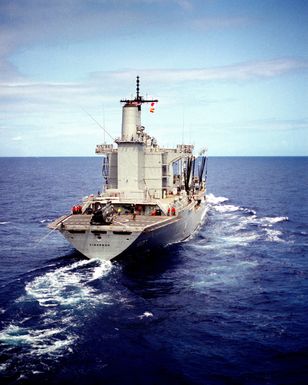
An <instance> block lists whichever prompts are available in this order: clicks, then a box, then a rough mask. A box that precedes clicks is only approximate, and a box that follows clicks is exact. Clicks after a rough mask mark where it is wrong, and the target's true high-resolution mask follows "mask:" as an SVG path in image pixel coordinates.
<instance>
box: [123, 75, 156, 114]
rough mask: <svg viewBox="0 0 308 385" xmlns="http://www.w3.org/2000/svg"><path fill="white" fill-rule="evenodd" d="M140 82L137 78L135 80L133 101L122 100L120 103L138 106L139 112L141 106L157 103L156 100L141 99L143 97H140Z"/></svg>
mask: <svg viewBox="0 0 308 385" xmlns="http://www.w3.org/2000/svg"><path fill="white" fill-rule="evenodd" d="M139 92H140V80H139V76H137V78H136V97H135V99H122V100H120V102H121V103H126V105H133V106H138V108H139V110H141V105H142V104H143V103H157V102H158V99H143V96H141V95H140V93H139Z"/></svg>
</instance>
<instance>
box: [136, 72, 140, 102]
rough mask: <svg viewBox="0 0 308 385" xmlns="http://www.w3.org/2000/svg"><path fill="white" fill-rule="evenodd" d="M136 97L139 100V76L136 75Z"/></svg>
mask: <svg viewBox="0 0 308 385" xmlns="http://www.w3.org/2000/svg"><path fill="white" fill-rule="evenodd" d="M136 94H137V96H136V99H137V100H139V98H140V96H139V76H137V78H136Z"/></svg>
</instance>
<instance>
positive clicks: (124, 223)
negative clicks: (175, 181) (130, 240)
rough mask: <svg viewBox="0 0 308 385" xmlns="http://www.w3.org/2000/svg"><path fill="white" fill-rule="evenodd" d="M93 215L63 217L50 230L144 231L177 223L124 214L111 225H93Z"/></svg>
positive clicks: (54, 222)
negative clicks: (169, 223)
mask: <svg viewBox="0 0 308 385" xmlns="http://www.w3.org/2000/svg"><path fill="white" fill-rule="evenodd" d="M91 218H92V215H87V214H75V215H68V216H62V217H60V218H58V219H56V220H55V221H53V222H52V223H50V224H49V228H51V229H56V228H57V229H58V230H67V231H88V230H91V231H93V232H104V231H130V232H133V231H142V230H144V229H146V228H151V229H154V228H157V227H160V226H161V225H164V224H167V223H168V222H171V221H176V220H177V217H170V216H165V215H162V216H159V215H157V216H148V215H136V216H135V217H134V216H133V215H132V214H129V215H127V214H122V215H116V216H115V218H114V220H113V222H112V224H110V225H91V223H90V221H91Z"/></svg>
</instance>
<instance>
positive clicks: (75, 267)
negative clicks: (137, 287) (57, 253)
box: [0, 260, 112, 356]
mask: <svg viewBox="0 0 308 385" xmlns="http://www.w3.org/2000/svg"><path fill="white" fill-rule="evenodd" d="M111 269H112V264H111V262H105V261H98V260H82V261H78V262H75V263H73V264H70V265H68V266H65V267H60V268H56V269H55V270H53V271H50V272H47V273H45V274H42V275H40V276H37V277H35V278H34V279H33V280H32V281H30V282H28V283H27V284H26V285H25V295H23V296H21V297H19V298H17V299H16V300H15V302H16V304H18V308H19V309H22V311H20V310H19V311H18V314H16V316H15V317H14V319H11V321H10V322H9V323H8V325H7V326H6V327H5V328H4V329H3V330H2V331H0V342H1V343H2V344H3V345H4V346H5V347H6V348H7V349H10V348H13V347H17V346H18V347H19V348H20V349H23V350H22V351H23V353H24V354H25V355H29V354H30V355H31V356H42V355H46V354H47V355H52V356H55V355H62V354H63V352H64V351H67V352H70V351H71V346H72V345H73V344H74V343H75V342H76V340H77V339H78V338H79V337H78V333H76V330H75V329H76V328H77V327H78V325H79V322H78V321H79V318H80V317H82V314H86V312H87V310H88V309H89V308H91V309H93V308H94V307H95V306H97V305H106V304H110V296H109V295H107V294H106V293H102V292H101V290H98V289H95V287H94V286H95V285H93V282H94V281H96V280H98V279H100V278H102V277H104V276H106V275H107V274H108V273H109V272H110V271H111ZM35 306H36V307H35ZM37 306H38V307H37ZM21 312H22V314H23V315H24V317H23V319H21V320H18V317H19V316H20V313H21ZM34 323H35V324H34Z"/></svg>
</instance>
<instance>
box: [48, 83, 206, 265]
mask: <svg viewBox="0 0 308 385" xmlns="http://www.w3.org/2000/svg"><path fill="white" fill-rule="evenodd" d="M121 103H122V104H123V106H122V130H121V136H120V137H119V138H117V139H114V141H113V142H112V143H111V144H106V143H104V144H100V145H97V146H96V149H95V152H96V154H99V155H101V156H102V175H103V182H102V185H103V188H102V192H99V193H98V194H97V195H93V194H91V195H89V196H87V197H85V198H84V199H83V200H82V201H81V203H79V204H75V205H74V206H73V207H72V210H71V211H70V213H69V214H66V215H62V216H61V217H59V218H57V219H56V220H54V221H53V222H52V223H50V224H49V228H50V229H52V230H58V231H59V232H60V233H61V234H62V235H63V236H64V237H65V238H66V239H67V241H68V242H70V243H71V244H72V246H73V247H74V248H75V249H77V250H78V251H79V252H80V253H81V254H83V255H84V256H85V257H87V258H90V259H91V258H95V259H101V260H106V261H109V260H118V259H121V258H125V257H126V256H134V255H136V256H137V255H139V254H144V253H146V252H149V251H150V252H151V251H153V250H156V249H159V248H164V247H166V246H168V245H170V244H174V243H177V242H182V241H185V240H187V239H189V238H190V237H192V236H193V234H195V233H196V232H197V231H198V228H199V227H200V226H201V225H202V223H203V222H204V220H205V218H206V213H207V203H206V179H207V153H206V150H202V151H201V152H200V154H199V155H198V156H194V155H193V150H194V146H193V145H191V144H183V143H182V144H179V145H176V147H175V148H164V147H161V146H159V145H158V143H157V140H156V139H155V138H154V137H152V136H150V135H149V134H148V133H147V132H146V131H145V127H144V126H142V124H141V108H142V106H143V105H144V104H148V105H149V106H150V112H154V110H155V108H156V106H157V103H158V100H157V99H147V98H144V97H143V96H141V95H140V80H139V76H137V78H136V96H135V97H131V98H130V99H123V100H121Z"/></svg>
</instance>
